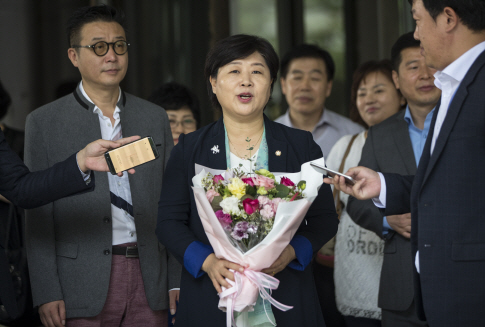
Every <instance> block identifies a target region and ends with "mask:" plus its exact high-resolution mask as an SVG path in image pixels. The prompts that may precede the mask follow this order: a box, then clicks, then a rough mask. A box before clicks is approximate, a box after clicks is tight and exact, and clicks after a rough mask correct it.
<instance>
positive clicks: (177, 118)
mask: <svg viewBox="0 0 485 327" xmlns="http://www.w3.org/2000/svg"><path fill="white" fill-rule="evenodd" d="M148 101H151V102H153V103H155V104H156V105H159V106H160V107H162V108H163V109H165V111H166V112H167V115H168V119H169V120H170V128H171V129H172V137H173V143H174V145H176V144H177V143H178V141H179V136H180V134H188V133H191V132H193V131H195V130H196V129H197V128H199V120H200V119H199V117H200V116H199V100H198V99H197V97H196V96H195V94H194V93H193V92H192V91H190V90H189V89H188V88H186V87H185V86H183V85H181V84H178V83H175V82H170V83H166V84H164V85H162V87H160V88H159V89H157V90H156V91H155V92H153V94H152V95H151V96H150V97H149V98H148Z"/></svg>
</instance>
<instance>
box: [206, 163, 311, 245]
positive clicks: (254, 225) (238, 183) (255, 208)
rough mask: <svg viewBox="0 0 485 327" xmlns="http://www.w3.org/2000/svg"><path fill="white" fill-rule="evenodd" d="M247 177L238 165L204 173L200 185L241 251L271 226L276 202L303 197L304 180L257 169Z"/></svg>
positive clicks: (257, 242)
mask: <svg viewBox="0 0 485 327" xmlns="http://www.w3.org/2000/svg"><path fill="white" fill-rule="evenodd" d="M254 175H255V177H250V176H247V175H245V173H243V172H241V171H240V170H239V169H238V168H235V169H234V170H228V171H226V172H224V173H223V174H219V175H215V176H214V175H212V174H211V173H210V172H209V173H207V175H206V177H204V178H203V179H202V186H203V187H204V190H205V192H206V197H207V200H208V201H209V202H210V203H211V205H212V209H213V210H214V212H215V215H216V217H217V219H218V220H219V222H220V223H221V225H222V228H223V229H224V231H225V232H226V234H227V235H228V238H229V241H230V242H231V243H232V245H234V246H235V247H236V248H238V249H239V250H241V252H243V253H245V252H247V251H248V250H250V249H251V248H253V247H254V246H256V245H257V244H259V243H260V242H261V240H262V239H263V238H264V237H265V236H266V235H268V233H269V232H270V231H271V230H272V229H273V224H274V218H275V215H276V211H277V209H278V205H279V204H280V202H282V201H284V202H291V201H294V200H299V199H302V198H303V197H304V194H303V190H304V189H305V187H306V182H305V181H304V180H301V181H299V182H298V184H297V185H295V183H293V181H291V179H289V178H287V177H281V178H280V180H279V182H278V181H277V180H276V177H275V175H274V174H272V173H271V172H269V171H267V170H266V169H260V170H257V171H255V172H254Z"/></svg>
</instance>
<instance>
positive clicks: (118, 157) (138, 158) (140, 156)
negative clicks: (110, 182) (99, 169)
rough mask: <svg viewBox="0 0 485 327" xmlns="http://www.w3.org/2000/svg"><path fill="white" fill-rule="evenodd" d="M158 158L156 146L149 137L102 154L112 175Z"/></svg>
mask: <svg viewBox="0 0 485 327" xmlns="http://www.w3.org/2000/svg"><path fill="white" fill-rule="evenodd" d="M159 156H160V154H159V153H158V150H157V146H156V145H155V142H154V141H153V139H152V138H151V136H147V137H144V138H142V139H139V140H136V141H134V142H131V143H128V144H125V145H123V146H121V147H119V148H116V149H113V150H110V151H108V152H106V153H105V154H104V157H105V158H106V162H107V163H108V167H109V171H110V172H111V173H112V174H113V175H116V174H117V173H119V172H121V171H125V170H128V169H131V168H133V167H136V166H139V165H143V164H144V163H147V162H149V161H152V160H155V159H157V158H158V157H159Z"/></svg>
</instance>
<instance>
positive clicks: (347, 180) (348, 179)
mask: <svg viewBox="0 0 485 327" xmlns="http://www.w3.org/2000/svg"><path fill="white" fill-rule="evenodd" d="M310 165H312V166H313V167H316V168H319V169H322V170H324V171H325V172H326V173H327V175H328V176H329V177H332V178H333V177H334V176H335V175H339V176H342V177H343V178H345V183H346V184H348V185H354V184H355V179H353V178H352V177H350V176H347V175H345V174H342V173H339V172H338V171H335V170H332V169H330V168H327V167H324V166H321V165H318V164H316V163H313V162H311V163H310Z"/></svg>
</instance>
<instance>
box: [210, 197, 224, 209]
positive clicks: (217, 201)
mask: <svg viewBox="0 0 485 327" xmlns="http://www.w3.org/2000/svg"><path fill="white" fill-rule="evenodd" d="M221 201H222V196H220V195H217V196H215V197H214V199H213V200H212V203H211V206H212V210H214V212H216V211H218V210H222V207H221V205H220V203H221Z"/></svg>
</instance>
